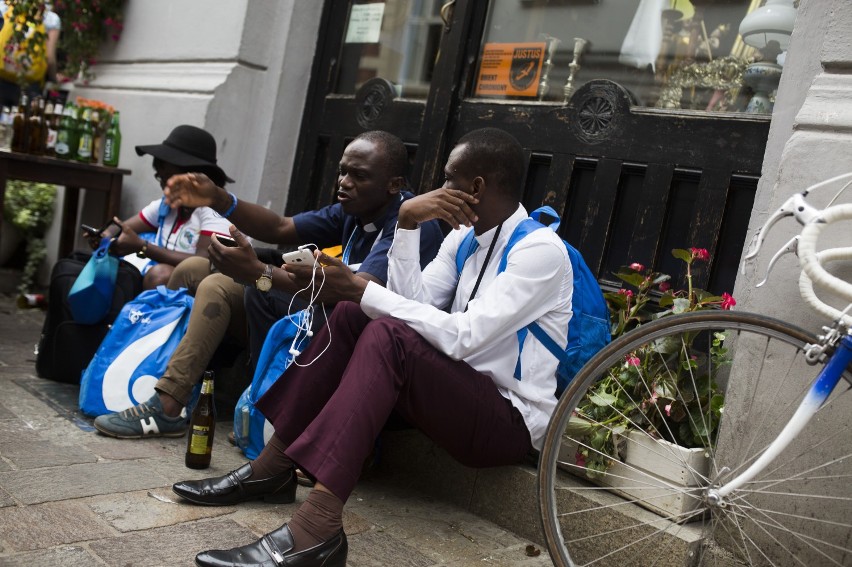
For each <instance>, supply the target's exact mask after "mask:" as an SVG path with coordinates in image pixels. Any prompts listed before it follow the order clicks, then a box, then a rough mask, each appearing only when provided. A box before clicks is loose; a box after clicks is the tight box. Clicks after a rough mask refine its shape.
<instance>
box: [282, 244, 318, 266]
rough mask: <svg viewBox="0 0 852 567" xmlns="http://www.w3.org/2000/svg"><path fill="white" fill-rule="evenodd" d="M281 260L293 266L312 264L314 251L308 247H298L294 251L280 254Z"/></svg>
mask: <svg viewBox="0 0 852 567" xmlns="http://www.w3.org/2000/svg"><path fill="white" fill-rule="evenodd" d="M281 260H283V261H284V263H285V264H291V265H295V266H313V264H314V253H313V252H312V251H311V250H310V249H308V248H299V249H298V250H296V251H295V252H286V253H284V254H281Z"/></svg>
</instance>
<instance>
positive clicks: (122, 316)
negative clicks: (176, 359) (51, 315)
mask: <svg viewBox="0 0 852 567" xmlns="http://www.w3.org/2000/svg"><path fill="white" fill-rule="evenodd" d="M192 302H193V299H192V297H191V296H190V295H189V294H188V293H187V290H186V288H181V289H179V290H170V289H167V288H166V287H165V286H159V287H157V289H152V290H148V291H143V292H142V293H140V294H139V295H138V296H136V298H135V299H134V300H132V301H129V302H127V303H126V304H125V305H124V307H123V308H122V309H121V312H120V313H119V314H118V317H117V318H116V320H115V323H113V326H112V328H111V329H110V330H109V332H108V333H107V336H106V337H105V338H104V340H103V342H102V343H101V346H100V347H98V351H97V352H96V353H95V356H94V358H92V360H91V362H89V365H88V366H87V367H86V369H85V370H84V371H83V377H82V380H81V383H80V410H81V411H82V412H83V413H85V414H86V415H90V416H99V415H103V414H105V413H110V412H116V411H122V410H125V409H127V408H129V407H132V406H135V405H137V404H139V403H141V402H144V401H146V400H147V399H149V398H150V397H151V396H153V395H154V384H156V382H157V380H158V378H159V377H160V376H161V375H162V373H163V371H165V369H166V364H167V363H168V361H169V358H170V357H171V355H172V353H173V352H174V350H175V348H177V345H178V343H180V340H181V338H183V335H184V333H186V327H187V325H188V324H189V313H190V310H191V309H192Z"/></svg>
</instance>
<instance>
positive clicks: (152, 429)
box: [139, 416, 160, 435]
mask: <svg viewBox="0 0 852 567" xmlns="http://www.w3.org/2000/svg"><path fill="white" fill-rule="evenodd" d="M139 423H141V424H142V435H148V434H149V433H154V434H158V433H160V428H159V427H157V422H156V421H154V416H151V417H149V418H148V419H140V420H139Z"/></svg>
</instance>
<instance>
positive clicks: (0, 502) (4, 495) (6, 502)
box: [0, 461, 15, 508]
mask: <svg viewBox="0 0 852 567" xmlns="http://www.w3.org/2000/svg"><path fill="white" fill-rule="evenodd" d="M2 463H3V461H0V465H2ZM0 470H2V468H0ZM14 505H15V501H14V500H13V499H12V497H11V496H9V493H8V492H6V491H5V490H3V489H2V488H0V508H5V507H6V506H14Z"/></svg>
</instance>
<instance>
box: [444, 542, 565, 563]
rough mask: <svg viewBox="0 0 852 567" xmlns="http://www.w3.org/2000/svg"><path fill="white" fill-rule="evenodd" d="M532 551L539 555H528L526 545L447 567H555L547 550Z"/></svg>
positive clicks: (536, 548)
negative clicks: (486, 566) (485, 566)
mask: <svg viewBox="0 0 852 567" xmlns="http://www.w3.org/2000/svg"><path fill="white" fill-rule="evenodd" d="M532 551H533V553H535V552H537V553H538V555H535V556H532V557H531V556H529V555H527V545H526V544H524V545H521V546H514V547H510V548H507V549H503V550H499V551H495V552H492V553H488V554H485V555H483V556H482V557H479V558H473V559H463V560H461V561H452V562H450V563H447V564H446V565H445V567H481V566H482V565H488V566H493V567H550V566H551V565H553V563H552V562H551V561H550V556H549V555H548V554H547V550H544V549H541V548H540V547H538V546H533V548H532ZM442 565H443V564H442Z"/></svg>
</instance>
